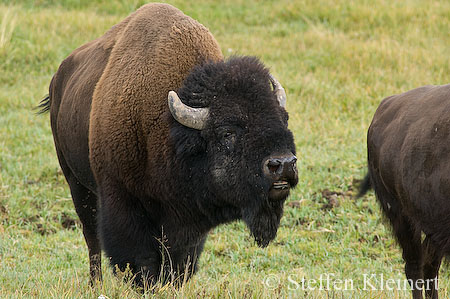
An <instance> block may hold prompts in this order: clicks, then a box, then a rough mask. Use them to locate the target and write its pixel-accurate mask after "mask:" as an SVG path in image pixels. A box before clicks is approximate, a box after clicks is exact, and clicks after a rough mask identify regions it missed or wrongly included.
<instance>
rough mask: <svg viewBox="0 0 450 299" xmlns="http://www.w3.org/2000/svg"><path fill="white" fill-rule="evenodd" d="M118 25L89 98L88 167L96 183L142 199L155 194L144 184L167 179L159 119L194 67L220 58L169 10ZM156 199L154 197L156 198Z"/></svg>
mask: <svg viewBox="0 0 450 299" xmlns="http://www.w3.org/2000/svg"><path fill="white" fill-rule="evenodd" d="M161 16H164V17H161ZM122 24H123V25H122ZM125 24H126V27H125V26H124V25H125ZM121 25H122V26H120V27H119V28H117V33H116V34H114V38H113V37H110V38H108V40H111V39H114V40H116V42H115V45H114V49H113V50H112V51H111V56H110V58H109V63H108V64H107V65H106V67H105V70H104V72H103V74H102V76H101V78H100V80H99V82H98V84H97V87H96V89H95V92H94V96H93V98H92V110H91V122H90V131H89V147H90V150H91V151H90V161H91V166H92V169H93V172H94V174H96V178H97V179H99V180H101V179H102V178H103V177H104V176H105V173H107V174H109V175H114V176H115V177H117V179H118V180H120V181H123V182H124V184H125V187H126V188H127V189H128V190H130V191H132V192H134V195H142V194H148V191H150V190H142V189H140V188H142V187H144V186H142V183H141V182H142V181H151V182H154V184H153V186H152V187H151V188H154V187H156V186H161V185H163V184H161V183H164V180H165V179H166V178H163V177H160V175H159V174H160V173H162V171H163V170H164V169H158V168H160V167H162V165H161V163H160V161H162V160H166V158H167V157H166V155H167V153H166V152H167V149H165V148H162V149H161V146H163V147H164V146H165V144H164V143H161V140H167V138H168V124H167V122H165V121H161V118H162V117H163V116H164V113H165V112H166V111H168V106H167V94H168V92H169V91H170V90H177V89H178V88H179V87H180V86H181V83H182V81H183V80H184V79H185V78H186V76H187V75H188V73H189V71H190V70H191V69H192V68H193V67H194V66H196V65H199V64H202V63H205V62H206V61H208V60H210V61H218V60H222V59H223V56H222V53H221V51H220V48H219V45H218V44H217V42H216V40H215V39H214V37H213V36H212V35H211V33H210V32H209V31H208V30H207V29H206V28H205V27H204V26H202V25H201V24H199V23H198V22H196V21H194V20H193V19H191V18H189V17H187V16H185V15H184V14H183V13H182V12H181V11H179V10H178V9H175V8H173V7H172V6H169V5H164V4H150V5H147V6H144V7H142V8H141V9H139V10H138V11H137V12H136V13H134V14H133V15H131V16H130V17H128V18H127V19H126V20H125V21H124V23H121ZM122 28H123V29H122ZM120 29H122V30H120ZM115 30H116V27H114V28H113V29H112V31H115ZM117 61H120V63H117ZM118 145H119V146H118ZM136 145H138V146H136ZM146 153H152V154H149V155H146ZM153 153H158V154H157V155H154V154H153ZM144 161H145V162H144ZM102 165H108V169H104V168H102ZM158 191H159V190H151V192H152V194H155V196H158V193H159V192H160V191H159V192H158Z"/></svg>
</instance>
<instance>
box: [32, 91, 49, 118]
mask: <svg viewBox="0 0 450 299" xmlns="http://www.w3.org/2000/svg"><path fill="white" fill-rule="evenodd" d="M35 109H36V110H38V109H39V111H38V112H36V113H37V114H43V113H46V112H48V111H49V110H50V96H49V95H46V96H45V98H43V99H42V101H41V102H40V103H39V105H38V106H37V107H35Z"/></svg>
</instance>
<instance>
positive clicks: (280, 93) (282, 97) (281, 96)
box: [270, 75, 286, 108]
mask: <svg viewBox="0 0 450 299" xmlns="http://www.w3.org/2000/svg"><path fill="white" fill-rule="evenodd" d="M270 82H272V86H273V90H274V91H275V94H276V95H277V100H278V104H280V106H281V107H283V108H286V91H284V88H283V86H282V85H281V84H280V82H278V80H277V79H275V77H274V76H272V75H270Z"/></svg>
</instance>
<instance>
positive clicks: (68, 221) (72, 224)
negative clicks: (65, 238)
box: [60, 213, 80, 230]
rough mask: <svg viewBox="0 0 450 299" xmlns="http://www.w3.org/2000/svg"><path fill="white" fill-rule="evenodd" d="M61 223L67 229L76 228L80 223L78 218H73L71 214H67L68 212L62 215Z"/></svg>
mask: <svg viewBox="0 0 450 299" xmlns="http://www.w3.org/2000/svg"><path fill="white" fill-rule="evenodd" d="M60 221H61V225H62V227H64V228H65V229H72V230H73V229H75V228H76V227H77V225H79V224H80V223H79V220H78V219H76V218H72V217H71V216H69V215H67V214H66V213H63V214H62V215H61V220H60Z"/></svg>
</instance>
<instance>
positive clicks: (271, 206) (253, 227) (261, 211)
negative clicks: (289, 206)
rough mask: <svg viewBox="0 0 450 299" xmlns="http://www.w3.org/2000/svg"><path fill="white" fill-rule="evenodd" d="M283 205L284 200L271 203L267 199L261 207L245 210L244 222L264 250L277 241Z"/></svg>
mask: <svg viewBox="0 0 450 299" xmlns="http://www.w3.org/2000/svg"><path fill="white" fill-rule="evenodd" d="M283 203H284V200H280V201H277V202H271V201H269V200H268V199H265V200H264V202H263V203H261V204H259V205H256V206H251V207H247V208H245V209H243V211H242V217H243V220H244V221H245V223H246V224H247V226H248V228H249V229H250V233H251V234H252V235H253V237H254V238H255V241H256V244H258V246H259V247H262V248H264V247H266V246H267V245H269V243H270V241H272V240H273V239H275V236H276V235H277V231H278V227H279V225H280V220H281V216H282V215H283Z"/></svg>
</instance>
